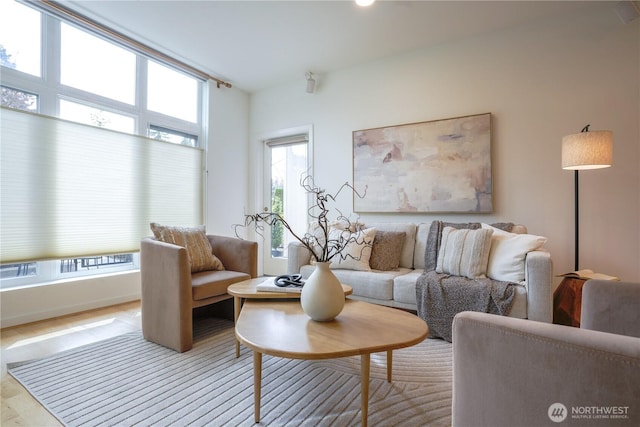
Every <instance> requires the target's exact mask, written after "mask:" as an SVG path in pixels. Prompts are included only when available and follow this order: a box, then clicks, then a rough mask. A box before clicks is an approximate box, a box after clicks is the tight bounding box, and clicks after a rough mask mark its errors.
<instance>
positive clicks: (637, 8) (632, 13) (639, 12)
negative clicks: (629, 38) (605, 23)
mask: <svg viewBox="0 0 640 427" xmlns="http://www.w3.org/2000/svg"><path fill="white" fill-rule="evenodd" d="M616 14H617V15H618V18H620V20H621V21H622V22H624V23H625V24H628V23H629V22H631V21H633V20H634V19H636V18H638V17H639V16H640V5H639V4H638V2H637V1H619V2H618V3H616Z"/></svg>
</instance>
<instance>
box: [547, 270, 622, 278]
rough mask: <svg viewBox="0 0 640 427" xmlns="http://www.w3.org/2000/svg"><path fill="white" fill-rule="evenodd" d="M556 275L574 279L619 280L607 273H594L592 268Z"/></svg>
mask: <svg viewBox="0 0 640 427" xmlns="http://www.w3.org/2000/svg"><path fill="white" fill-rule="evenodd" d="M558 277H569V278H574V279H583V280H589V279H596V280H614V281H620V279H619V278H618V277H615V276H609V275H608V274H602V273H596V272H594V271H593V270H589V269H584V270H578V271H572V272H571V273H565V274H559V275H558Z"/></svg>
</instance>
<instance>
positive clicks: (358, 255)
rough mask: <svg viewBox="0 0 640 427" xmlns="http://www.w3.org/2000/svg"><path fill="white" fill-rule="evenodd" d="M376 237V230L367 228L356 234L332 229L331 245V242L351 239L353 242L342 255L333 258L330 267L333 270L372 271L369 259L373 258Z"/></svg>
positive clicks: (348, 244)
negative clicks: (372, 251) (372, 252)
mask: <svg viewBox="0 0 640 427" xmlns="http://www.w3.org/2000/svg"><path fill="white" fill-rule="evenodd" d="M375 237H376V229H375V228H367V229H364V230H361V231H356V232H355V233H351V232H350V231H347V230H339V229H332V230H331V231H330V232H329V240H330V242H329V243H331V240H336V241H337V240H343V241H344V240H349V239H351V241H350V242H349V243H347V245H346V246H345V247H344V249H343V250H342V252H341V255H338V256H335V257H334V258H333V260H332V261H331V265H330V266H329V267H330V268H332V269H335V268H342V269H347V270H360V271H370V270H371V267H370V266H369V259H370V258H371V247H372V246H373V241H374V240H375ZM343 257H344V258H343Z"/></svg>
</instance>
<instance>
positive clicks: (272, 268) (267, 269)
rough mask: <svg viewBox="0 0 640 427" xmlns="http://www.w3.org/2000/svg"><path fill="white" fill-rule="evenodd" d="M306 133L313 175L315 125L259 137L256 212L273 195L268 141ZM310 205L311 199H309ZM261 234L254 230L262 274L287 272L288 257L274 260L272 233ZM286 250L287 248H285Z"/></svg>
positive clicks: (269, 133) (308, 162) (309, 163)
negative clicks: (272, 256)
mask: <svg viewBox="0 0 640 427" xmlns="http://www.w3.org/2000/svg"><path fill="white" fill-rule="evenodd" d="M303 133H306V134H307V135H308V138H309V141H308V142H307V166H308V171H309V174H310V175H311V176H313V170H314V162H313V151H314V150H313V139H314V138H313V125H312V124H309V125H302V126H296V127H291V128H286V129H280V130H275V131H271V132H265V133H264V134H262V135H261V136H260V137H259V138H258V144H257V145H258V155H257V157H256V159H257V161H256V165H255V166H256V174H255V179H256V182H255V186H254V188H255V190H256V191H255V201H254V202H255V208H256V209H255V212H262V209H263V207H264V206H265V203H266V197H267V194H269V198H270V197H271V196H270V194H271V175H270V173H271V164H270V160H271V158H270V156H269V150H268V148H267V144H266V143H267V141H268V140H270V139H275V138H283V137H286V136H292V135H299V134H303ZM307 206H309V199H307ZM264 234H265V236H259V235H257V234H256V233H255V231H254V239H255V240H256V241H257V242H258V247H259V248H260V249H259V250H258V271H259V272H260V274H261V275H277V274H285V273H287V271H286V269H287V259H286V258H284V259H283V260H278V261H275V260H272V258H271V235H270V233H269V235H267V233H266V231H265V233H264ZM285 251H286V248H285Z"/></svg>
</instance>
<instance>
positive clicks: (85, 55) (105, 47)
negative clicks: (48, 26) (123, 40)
mask: <svg viewBox="0 0 640 427" xmlns="http://www.w3.org/2000/svg"><path fill="white" fill-rule="evenodd" d="M60 82H61V83H62V84H65V85H68V86H72V87H75V88H77V89H82V90H84V91H87V92H90V93H95V94H97V95H102V96H104V97H107V98H112V99H115V100H117V101H121V102H126V103H127V104H133V103H134V101H135V95H136V91H135V88H136V55H135V54H134V53H132V52H129V51H127V50H125V49H123V48H121V47H119V46H116V45H114V44H113V43H110V42H108V41H105V40H102V39H99V38H98V37H96V36H94V35H91V34H89V33H87V32H86V31H83V30H79V29H77V28H74V27H72V26H70V25H67V24H64V23H62V25H61V41H60Z"/></svg>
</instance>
